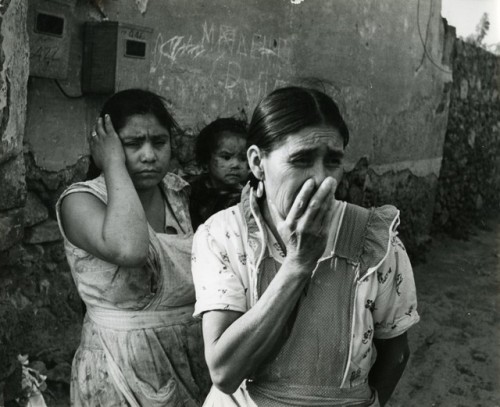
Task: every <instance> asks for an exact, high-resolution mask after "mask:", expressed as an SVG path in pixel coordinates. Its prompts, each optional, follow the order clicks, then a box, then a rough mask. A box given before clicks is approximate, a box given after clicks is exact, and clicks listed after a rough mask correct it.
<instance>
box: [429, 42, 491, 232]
mask: <svg viewBox="0 0 500 407" xmlns="http://www.w3.org/2000/svg"><path fill="white" fill-rule="evenodd" d="M499 94H500V57H498V56H495V55H493V54H491V53H489V52H487V51H485V50H483V49H482V48H479V47H476V46H474V45H471V44H468V43H465V42H463V41H461V40H457V41H456V43H455V47H454V58H453V86H452V89H451V98H450V106H449V120H448V127H447V130H446V138H445V142H444V147H443V161H442V165H441V173H440V178H439V187H438V192H437V200H436V210H435V214H434V227H435V228H436V229H437V230H444V231H447V232H450V233H452V234H454V235H456V236H459V237H465V236H466V235H467V232H468V226H469V225H470V224H471V223H472V222H478V221H480V218H481V217H482V216H484V214H486V213H487V212H488V210H491V209H493V210H498V209H499V208H500V207H499V202H500V95H499Z"/></svg>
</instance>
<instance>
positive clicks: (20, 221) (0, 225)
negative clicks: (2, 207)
mask: <svg viewBox="0 0 500 407" xmlns="http://www.w3.org/2000/svg"><path fill="white" fill-rule="evenodd" d="M23 215H24V212H23V210H22V209H21V208H17V209H11V210H9V211H5V212H0V253H1V252H3V251H5V250H7V249H8V248H10V247H12V246H13V245H15V244H16V243H17V242H20V241H21V239H22V238H23V234H24V217H23ZM2 256H3V255H2ZM0 281H1V280H0Z"/></svg>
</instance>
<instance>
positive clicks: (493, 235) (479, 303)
mask: <svg viewBox="0 0 500 407" xmlns="http://www.w3.org/2000/svg"><path fill="white" fill-rule="evenodd" d="M415 260H416V259H415ZM418 263H419V264H417V265H416V266H415V267H414V270H415V280H416V284H417V291H418V300H419V304H418V309H419V313H420V316H421V321H420V323H419V324H417V325H416V326H415V327H413V328H412V329H411V330H410V332H409V338H410V346H411V349H412V356H411V358H410V362H409V364H408V366H407V369H406V371H405V373H404V376H403V378H402V380H401V381H400V383H399V385H398V388H397V389H396V392H395V394H394V395H393V398H392V400H391V401H390V402H389V403H388V405H387V406H388V407H413V406H415V407H417V406H418V407H437V406H441V407H470V406H478V407H479V406H482V407H495V406H498V407H500V216H499V217H498V218H496V219H492V220H490V221H488V222H483V223H481V225H479V227H477V228H475V229H474V230H473V233H472V234H471V235H470V236H469V238H468V240H456V239H452V238H450V237H449V236H439V235H438V236H433V239H432V243H431V244H430V246H429V251H428V252H426V254H425V261H423V259H420V262H418ZM50 388H51V394H50V395H49V394H47V395H46V401H47V405H48V406H49V407H65V406H68V405H69V396H68V394H67V392H68V388H67V387H66V386H64V387H56V388H54V386H53V385H52V386H50V385H49V389H50ZM49 391H50V390H49Z"/></svg>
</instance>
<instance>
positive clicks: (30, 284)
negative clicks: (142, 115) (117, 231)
mask: <svg viewBox="0 0 500 407" xmlns="http://www.w3.org/2000/svg"><path fill="white" fill-rule="evenodd" d="M27 13H28V0H6V1H2V2H1V4H0V29H1V31H0V138H1V143H0V185H1V188H0V366H1V369H0V405H3V402H2V400H3V391H2V390H3V382H4V379H6V377H8V376H9V375H10V374H11V373H12V372H13V369H14V366H15V364H14V362H15V360H16V356H17V354H19V353H23V354H26V353H27V354H29V356H30V360H31V361H36V360H38V361H43V365H44V366H45V367H44V369H45V371H44V372H43V373H45V374H47V373H48V372H49V376H50V377H51V378H57V380H59V378H61V377H63V376H64V377H67V378H66V379H65V381H66V382H67V381H68V380H69V364H68V361H71V357H72V352H74V347H75V343H77V335H78V333H79V330H78V327H77V326H78V325H79V321H78V319H77V318H78V315H79V309H80V308H79V307H80V301H79V300H78V297H77V296H76V293H75V292H74V288H73V283H72V281H70V276H69V274H68V273H67V265H66V260H65V256H64V252H63V248H62V245H61V237H60V234H59V231H58V230H57V224H56V222H55V220H54V217H53V210H52V209H51V208H53V204H52V201H51V197H50V196H48V195H47V194H46V192H45V191H46V190H47V189H46V188H40V185H41V184H42V183H43V184H49V185H50V184H52V185H56V184H57V181H56V180H55V179H61V178H64V174H65V172H62V173H61V174H42V173H40V170H39V169H35V166H34V165H33V163H32V157H31V155H30V154H29V152H28V151H25V149H24V147H25V146H23V141H24V134H25V123H26V116H27V89H28V87H27V84H28V74H29V44H28V34H27V29H26V22H27ZM25 153H26V155H25ZM80 176H81V174H80ZM27 179H28V180H29V181H28V182H27V181H26V180H27ZM64 181H65V183H66V184H67V182H70V181H71V179H65V180H64ZM73 326H75V329H72V327H73ZM75 334H76V335H75ZM67 342H69V344H70V347H68V346H67V345H66V343H67ZM39 366H40V364H39ZM61 372H64V373H63V375H61Z"/></svg>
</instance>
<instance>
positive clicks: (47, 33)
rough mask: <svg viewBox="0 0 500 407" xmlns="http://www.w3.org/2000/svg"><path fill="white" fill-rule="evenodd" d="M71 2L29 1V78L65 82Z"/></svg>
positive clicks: (71, 13)
mask: <svg viewBox="0 0 500 407" xmlns="http://www.w3.org/2000/svg"><path fill="white" fill-rule="evenodd" d="M71 3H72V2H70V1H66V2H62V1H55V0H30V2H29V4H28V35H29V43H30V75H32V76H41V77H44V78H53V79H65V78H66V76H67V74H68V63H69V53H70V39H71V38H70V37H71V36H70V34H71V30H70V25H71V24H72V21H73V10H72V7H74V5H73V6H72V5H71Z"/></svg>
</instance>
